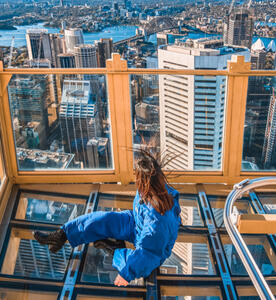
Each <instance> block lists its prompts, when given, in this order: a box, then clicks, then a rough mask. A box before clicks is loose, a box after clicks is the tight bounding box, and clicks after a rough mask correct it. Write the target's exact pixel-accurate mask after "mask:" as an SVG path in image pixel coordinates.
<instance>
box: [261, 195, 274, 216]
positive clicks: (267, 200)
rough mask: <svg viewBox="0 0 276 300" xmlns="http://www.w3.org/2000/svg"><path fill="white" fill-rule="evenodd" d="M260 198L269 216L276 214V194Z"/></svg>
mask: <svg viewBox="0 0 276 300" xmlns="http://www.w3.org/2000/svg"><path fill="white" fill-rule="evenodd" d="M258 198H259V200H260V201H261V203H262V205H263V208H264V210H265V212H266V213H267V214H276V204H275V203H276V201H275V198H276V194H273V193H269V194H259V193H258Z"/></svg>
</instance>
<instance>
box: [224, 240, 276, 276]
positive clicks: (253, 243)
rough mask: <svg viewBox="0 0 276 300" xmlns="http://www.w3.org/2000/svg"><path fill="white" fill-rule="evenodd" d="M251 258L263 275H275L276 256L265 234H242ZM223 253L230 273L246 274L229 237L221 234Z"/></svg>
mask: <svg viewBox="0 0 276 300" xmlns="http://www.w3.org/2000/svg"><path fill="white" fill-rule="evenodd" d="M242 237H243V239H244V241H245V243H246V245H247V247H248V249H249V251H250V253H251V255H252V257H253V259H254V260H255V262H256V264H257V265H258V267H259V269H260V270H261V272H262V274H263V275H275V274H276V272H275V270H276V257H275V253H274V251H273V249H272V248H271V246H270V244H269V241H268V240H267V238H266V237H265V236H259V235H258V236H246V235H242ZM221 239H222V242H223V246H224V251H225V255H226V258H227V261H228V264H229V267H230V271H231V273H232V275H248V274H247V271H246V269H245V267H244V266H243V263H242V261H241V259H240V257H239V255H238V253H237V251H236V249H235V247H234V246H233V245H232V243H231V241H230V239H229V238H228V237H226V236H221Z"/></svg>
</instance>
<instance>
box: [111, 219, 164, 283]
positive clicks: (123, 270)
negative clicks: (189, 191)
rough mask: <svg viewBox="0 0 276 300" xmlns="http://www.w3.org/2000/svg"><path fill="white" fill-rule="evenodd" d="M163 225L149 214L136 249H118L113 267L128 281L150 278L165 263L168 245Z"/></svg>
mask: <svg viewBox="0 0 276 300" xmlns="http://www.w3.org/2000/svg"><path fill="white" fill-rule="evenodd" d="M163 225H164V224H162V222H161V221H160V220H159V218H157V217H156V216H155V215H149V213H147V215H146V216H145V218H144V227H143V230H142V232H141V235H140V239H139V241H137V243H136V249H135V250H131V249H126V248H125V249H116V251H115V253H114V257H113V267H115V268H116V269H117V270H118V271H119V274H120V275H121V276H122V277H123V278H124V279H125V280H126V281H128V282H130V281H131V280H133V279H135V278H140V277H147V276H149V275H150V273H151V272H152V271H153V270H154V269H155V268H157V267H159V266H160V264H161V263H162V262H163V259H162V253H164V250H163V248H164V247H165V245H166V243H165V235H166V233H165V231H164V229H163Z"/></svg>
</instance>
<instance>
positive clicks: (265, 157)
mask: <svg viewBox="0 0 276 300" xmlns="http://www.w3.org/2000/svg"><path fill="white" fill-rule="evenodd" d="M275 138H276V102H275V94H274V89H273V94H272V96H271V99H270V104H269V110H268V115H267V123H266V129H265V138H264V146H263V152H262V161H263V163H264V168H267V167H269V166H270V165H271V161H272V157H273V154H274V153H275ZM274 161H275V159H274Z"/></svg>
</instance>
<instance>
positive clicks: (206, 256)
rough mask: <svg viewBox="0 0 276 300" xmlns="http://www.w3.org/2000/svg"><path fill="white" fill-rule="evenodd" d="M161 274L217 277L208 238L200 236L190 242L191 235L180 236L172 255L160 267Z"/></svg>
mask: <svg viewBox="0 0 276 300" xmlns="http://www.w3.org/2000/svg"><path fill="white" fill-rule="evenodd" d="M160 273H161V274H174V275H175V274H176V275H215V274H216V271H215V269H214V267H213V265H212V261H211V253H210V251H209V246H208V241H207V236H204V235H198V237H197V238H196V239H195V238H194V237H193V239H191V240H190V241H189V235H187V234H185V233H184V234H179V235H178V238H177V241H176V243H175V245H174V247H173V249H172V254H171V256H170V257H169V258H167V259H166V260H165V262H164V263H163V264H162V265H161V267H160Z"/></svg>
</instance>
